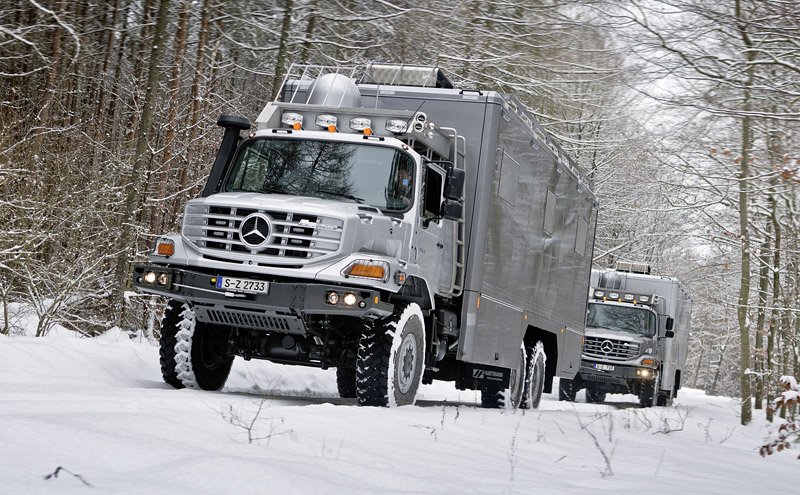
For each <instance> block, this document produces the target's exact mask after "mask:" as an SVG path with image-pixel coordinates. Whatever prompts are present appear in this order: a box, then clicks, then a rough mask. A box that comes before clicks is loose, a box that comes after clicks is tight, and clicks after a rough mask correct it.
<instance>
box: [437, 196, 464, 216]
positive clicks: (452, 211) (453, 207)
mask: <svg viewBox="0 0 800 495" xmlns="http://www.w3.org/2000/svg"><path fill="white" fill-rule="evenodd" d="M439 212H440V214H441V215H442V218H444V219H445V220H455V221H458V220H461V215H462V214H463V213H464V205H462V204H461V203H458V202H456V201H451V200H449V199H446V200H445V201H444V202H443V203H442V207H441V209H440V210H439Z"/></svg>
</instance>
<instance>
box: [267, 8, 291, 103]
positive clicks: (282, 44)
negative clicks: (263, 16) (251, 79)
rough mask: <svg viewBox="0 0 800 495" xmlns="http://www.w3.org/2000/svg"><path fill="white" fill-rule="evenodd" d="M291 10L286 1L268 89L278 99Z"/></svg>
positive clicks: (289, 31)
mask: <svg viewBox="0 0 800 495" xmlns="http://www.w3.org/2000/svg"><path fill="white" fill-rule="evenodd" d="M292 10H293V1H292V0H286V8H285V10H284V11H283V23H282V25H281V38H280V41H279V43H278V55H277V57H276V58H275V75H274V76H273V78H272V87H271V88H270V90H271V91H272V95H273V97H274V98H277V97H278V91H279V90H280V85H281V82H282V81H283V75H284V72H285V68H284V65H285V64H286V51H287V45H288V44H289V35H290V34H291V28H292Z"/></svg>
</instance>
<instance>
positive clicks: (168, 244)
mask: <svg viewBox="0 0 800 495" xmlns="http://www.w3.org/2000/svg"><path fill="white" fill-rule="evenodd" d="M156 254H157V255H159V256H172V255H173V254H175V242H174V241H172V240H170V239H159V240H158V242H157V243H156Z"/></svg>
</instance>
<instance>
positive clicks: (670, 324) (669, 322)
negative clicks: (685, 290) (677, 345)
mask: <svg viewBox="0 0 800 495" xmlns="http://www.w3.org/2000/svg"><path fill="white" fill-rule="evenodd" d="M673 326H675V320H673V319H672V318H670V317H669V316H667V325H666V327H665V328H666V329H667V330H672V327H673Z"/></svg>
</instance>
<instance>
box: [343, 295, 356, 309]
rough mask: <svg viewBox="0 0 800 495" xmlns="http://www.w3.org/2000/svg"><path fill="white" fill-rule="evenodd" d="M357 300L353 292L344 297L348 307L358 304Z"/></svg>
mask: <svg viewBox="0 0 800 495" xmlns="http://www.w3.org/2000/svg"><path fill="white" fill-rule="evenodd" d="M356 300H357V299H356V295H355V294H353V293H352V292H348V293H347V294H345V295H344V303H345V304H346V305H347V306H354V305H355V304H356Z"/></svg>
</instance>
